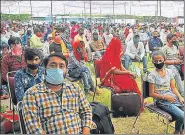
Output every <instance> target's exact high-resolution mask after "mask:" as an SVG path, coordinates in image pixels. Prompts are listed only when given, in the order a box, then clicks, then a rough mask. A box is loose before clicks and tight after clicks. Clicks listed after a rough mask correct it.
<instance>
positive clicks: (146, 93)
mask: <svg viewBox="0 0 185 135" xmlns="http://www.w3.org/2000/svg"><path fill="white" fill-rule="evenodd" d="M100 62H101V60H94V62H93V64H94V72H95V81H96V82H95V87H96V89H97V87H99V88H106V89H109V90H111V91H112V92H113V91H114V90H113V89H112V88H111V87H106V86H104V85H103V84H101V83H100V84H98V79H99V78H100ZM14 73H15V72H9V73H8V74H7V80H8V90H9V93H10V104H12V106H13V118H14V114H15V111H16V110H17V111H18V114H19V120H20V121H19V122H20V127H21V133H23V134H25V133H26V130H25V125H24V120H23V117H22V102H19V103H18V102H17V100H16V96H15V91H14V77H12V76H11V74H14ZM142 86H143V90H142V98H143V103H144V99H146V98H148V97H149V83H148V82H147V81H143V83H142ZM95 94H96V92H94V95H93V100H94V98H95ZM143 107H145V108H147V109H148V110H149V111H151V112H153V113H156V114H157V115H158V116H161V117H163V118H165V119H166V120H167V129H166V133H168V127H169V124H170V123H171V122H173V117H172V116H171V115H170V114H169V113H167V112H165V111H163V110H161V109H160V108H158V107H157V106H156V105H155V104H154V103H150V104H145V105H144V104H143ZM140 113H141V112H139V113H138V115H137V117H136V120H135V121H134V124H133V129H134V128H135V124H136V122H137V120H138V117H139V115H140ZM13 121H14V120H13ZM13 132H14V125H13Z"/></svg>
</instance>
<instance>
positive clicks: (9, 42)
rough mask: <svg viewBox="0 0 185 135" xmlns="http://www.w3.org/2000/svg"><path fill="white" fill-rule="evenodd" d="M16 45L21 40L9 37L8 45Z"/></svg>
mask: <svg viewBox="0 0 185 135" xmlns="http://www.w3.org/2000/svg"><path fill="white" fill-rule="evenodd" d="M16 43H17V44H18V43H21V39H20V38H19V37H14V36H11V37H10V38H9V40H8V44H9V45H11V44H16Z"/></svg>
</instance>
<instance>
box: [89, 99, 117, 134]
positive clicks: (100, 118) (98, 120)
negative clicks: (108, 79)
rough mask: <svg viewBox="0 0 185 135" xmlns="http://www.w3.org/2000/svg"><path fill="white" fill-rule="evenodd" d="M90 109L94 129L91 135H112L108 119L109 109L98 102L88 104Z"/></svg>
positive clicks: (110, 122) (112, 130)
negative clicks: (94, 125)
mask: <svg viewBox="0 0 185 135" xmlns="http://www.w3.org/2000/svg"><path fill="white" fill-rule="evenodd" d="M90 105H91V107H92V114H93V118H92V119H93V122H94V123H95V124H96V126H97V128H96V129H91V131H90V132H91V134H114V132H115V130H114V126H113V124H112V121H111V118H110V111H109V108H108V107H107V106H105V105H103V104H101V103H99V102H90Z"/></svg>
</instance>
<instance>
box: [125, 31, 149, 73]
mask: <svg viewBox="0 0 185 135" xmlns="http://www.w3.org/2000/svg"><path fill="white" fill-rule="evenodd" d="M123 57H124V62H123V65H124V67H125V69H127V70H129V66H130V64H131V62H132V60H134V59H135V60H137V61H139V62H143V69H144V71H147V58H146V56H145V49H144V45H143V43H142V42H140V39H139V34H137V33H136V34H134V36H133V40H131V41H130V42H128V43H127V47H126V51H125V54H124V56H123Z"/></svg>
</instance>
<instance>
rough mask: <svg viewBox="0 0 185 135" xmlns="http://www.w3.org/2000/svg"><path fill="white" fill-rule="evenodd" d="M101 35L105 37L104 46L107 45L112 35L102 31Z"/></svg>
mask: <svg viewBox="0 0 185 135" xmlns="http://www.w3.org/2000/svg"><path fill="white" fill-rule="evenodd" d="M103 37H104V38H105V44H106V46H108V45H109V43H110V41H111V40H112V38H113V35H112V34H111V33H110V34H109V35H107V34H106V33H103Z"/></svg>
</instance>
